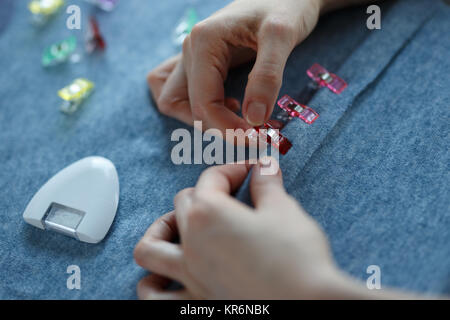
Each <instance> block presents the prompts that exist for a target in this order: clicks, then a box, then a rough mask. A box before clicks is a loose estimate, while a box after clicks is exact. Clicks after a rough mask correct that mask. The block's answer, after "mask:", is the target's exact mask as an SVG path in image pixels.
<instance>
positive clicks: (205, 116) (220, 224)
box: [134, 0, 417, 299]
mask: <svg viewBox="0 0 450 320" xmlns="http://www.w3.org/2000/svg"><path fill="white" fill-rule="evenodd" d="M361 2H364V1H361V0H277V1H274V0H258V1H254V0H238V1H235V2H232V3H231V4H229V5H228V6H227V7H225V8H223V9H221V10H219V11H218V12H216V13H214V14H213V15H212V16H211V17H209V18H207V19H206V20H204V21H202V22H200V23H199V24H197V25H196V26H195V27H194V29H193V30H192V32H191V34H190V36H188V37H187V38H186V40H185V41H184V44H183V52H182V54H180V55H178V56H175V57H172V58H170V59H168V60H167V61H165V62H163V63H162V64H161V65H160V66H158V67H157V68H156V69H155V70H153V71H152V72H151V73H150V74H149V76H148V79H147V80H148V83H149V86H150V89H151V92H152V94H153V96H154V98H155V100H156V102H157V105H158V109H159V110H160V111H161V112H162V113H163V114H165V115H168V116H170V117H173V118H176V119H178V120H180V121H183V122H185V123H187V124H191V125H192V124H193V121H194V120H202V121H203V129H204V130H206V129H208V128H217V129H219V130H221V131H222V132H223V133H224V132H225V129H226V128H243V129H248V128H249V127H251V126H256V125H259V124H262V123H263V122H265V121H266V120H267V119H268V118H269V117H270V114H271V113H272V109H273V105H274V104H275V99H276V98H277V96H278V93H279V89H280V87H281V81H282V76H283V70H284V67H285V63H286V60H287V58H288V56H289V54H290V53H291V51H292V49H293V48H294V47H295V46H296V45H297V44H299V43H300V42H301V41H302V40H303V39H305V38H306V37H307V36H308V35H309V34H310V32H311V31H312V30H313V28H314V27H315V25H316V23H317V20H318V17H319V15H320V14H321V13H324V12H327V11H331V10H334V9H337V8H339V7H343V6H346V5H352V4H358V3H361ZM251 59H256V60H255V64H254V67H253V69H252V71H251V72H250V74H249V76H248V83H247V87H246V90H245V98H244V101H243V104H242V114H243V116H244V118H240V117H239V116H237V115H236V113H235V112H236V111H238V110H239V109H240V108H241V104H240V102H239V101H237V100H236V99H233V98H229V97H225V96H224V88H223V83H224V81H225V79H226V77H227V73H228V70H229V69H230V68H232V67H234V66H236V65H239V64H241V63H244V62H247V61H250V60H251ZM267 162H271V163H276V161H275V160H274V159H271V158H265V159H262V160H260V163H259V164H258V165H256V166H255V167H254V168H253V170H252V177H251V184H250V189H251V196H252V200H253V204H254V208H251V207H248V206H246V205H245V204H243V203H241V202H239V201H237V200H236V199H234V198H233V197H232V196H231V194H232V193H233V191H235V190H236V189H237V188H238V187H239V186H240V185H241V184H242V183H243V181H244V179H245V177H246V176H247V175H248V173H249V170H250V166H249V165H247V164H242V163H241V164H228V165H224V166H216V167H211V168H209V169H207V170H206V171H204V172H203V173H202V175H201V176H200V178H199V180H198V182H197V184H196V186H195V187H193V188H188V189H185V190H182V191H180V192H179V193H178V194H177V196H176V197H175V199H174V207H175V208H174V210H173V211H171V212H169V213H167V214H165V215H163V216H162V217H160V218H159V219H158V220H156V221H155V222H154V223H153V224H152V225H151V226H150V228H149V229H148V230H147V232H146V233H145V235H144V237H143V238H142V239H141V241H139V243H138V244H137V246H136V248H135V251H134V256H135V260H136V262H137V263H138V264H139V265H140V266H142V267H143V268H145V269H147V270H149V271H151V274H150V275H148V276H147V277H145V278H144V279H142V280H141V281H140V282H139V284H138V296H139V297H140V298H141V299H315V298H319V299H374V298H375V299H376V298H383V299H391V298H392V299H408V298H417V296H414V295H411V294H406V293H402V292H397V291H391V290H386V289H383V290H368V289H367V288H366V286H365V285H364V284H361V283H359V282H357V281H356V280H354V279H352V278H350V277H349V276H348V275H346V274H344V273H343V272H341V271H340V270H339V269H338V268H337V267H336V264H335V262H334V260H333V257H332V254H331V252H330V248H329V244H328V240H327V238H326V236H325V234H324V233H323V231H322V230H321V229H320V227H319V226H318V225H317V223H316V222H315V221H314V220H313V219H312V218H311V217H310V216H309V215H308V214H307V213H306V212H305V210H304V209H303V208H302V207H301V205H300V204H299V203H298V202H297V201H296V200H295V199H293V198H292V197H291V196H289V195H288V194H287V193H286V191H285V189H284V187H283V183H282V174H281V171H280V170H278V173H277V174H276V175H262V174H261V172H262V171H261V167H262V165H264V164H267ZM178 240H179V241H178ZM172 280H176V281H178V282H180V283H181V284H182V285H183V289H181V290H176V291H174V290H168V289H167V286H168V284H169V283H170V282H171V281H172Z"/></svg>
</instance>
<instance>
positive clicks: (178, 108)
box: [148, 0, 322, 134]
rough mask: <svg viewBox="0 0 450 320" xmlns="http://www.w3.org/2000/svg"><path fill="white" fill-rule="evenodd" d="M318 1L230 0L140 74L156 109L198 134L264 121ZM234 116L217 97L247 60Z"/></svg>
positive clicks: (228, 101)
mask: <svg viewBox="0 0 450 320" xmlns="http://www.w3.org/2000/svg"><path fill="white" fill-rule="evenodd" d="M321 5H322V0H279V1H273V0H259V1H254V0H237V1H234V2H232V3H230V4H229V5H228V6H226V7H225V8H223V9H221V10H219V11H217V12H216V13H214V14H213V15H212V16H210V17H209V18H207V19H206V20H204V21H201V22H200V23H198V24H197V25H195V27H194V28H193V30H192V32H191V34H190V35H189V36H188V37H187V38H186V40H185V41H184V44H183V53H182V54H180V55H178V56H176V57H173V58H170V59H169V60H167V61H165V62H164V63H162V64H161V65H160V66H158V67H157V68H156V69H154V70H153V71H152V72H150V74H149V76H148V83H149V86H150V89H151V91H152V94H153V97H154V99H155V101H156V103H157V106H158V108H159V110H160V111H161V112H162V113H163V114H165V115H168V116H171V117H174V118H176V119H178V120H180V121H183V122H185V123H187V124H190V125H192V124H193V121H194V120H202V121H203V129H205V130H206V129H209V128H216V129H219V130H221V131H222V133H223V134H225V129H237V128H242V129H248V128H250V127H251V126H257V125H261V124H262V123H264V122H265V121H266V120H268V119H269V117H270V115H271V113H272V110H273V106H274V105H275V102H276V98H277V96H278V93H279V90H280V87H281V82H282V77H283V70H284V67H285V63H286V60H287V58H288V56H289V54H290V53H291V51H292V50H293V48H294V47H295V46H296V45H297V44H299V43H300V42H301V41H302V40H303V39H305V38H306V37H307V36H308V35H309V33H310V32H311V31H312V30H313V28H314V26H315V25H316V22H317V19H318V17H319V12H320V9H321ZM255 56H256V61H255V64H254V67H253V69H252V71H251V73H250V74H249V76H248V83H247V87H246V89H245V98H244V101H243V105H242V114H243V116H244V118H245V120H244V119H242V118H240V117H239V116H238V115H237V114H236V113H235V112H236V111H238V110H239V109H240V108H241V106H240V103H239V101H238V100H236V99H233V98H229V97H225V93H224V81H225V79H226V78H227V74H228V71H229V69H230V68H232V67H233V66H236V65H239V64H241V63H244V62H247V61H250V60H251V59H253V58H255Z"/></svg>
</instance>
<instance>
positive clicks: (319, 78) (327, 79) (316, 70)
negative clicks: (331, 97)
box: [306, 63, 347, 94]
mask: <svg viewBox="0 0 450 320" xmlns="http://www.w3.org/2000/svg"><path fill="white" fill-rule="evenodd" d="M306 73H307V74H308V76H309V77H310V78H311V79H313V80H314V81H315V82H316V83H317V84H318V85H319V86H321V87H328V89H330V90H331V91H333V92H334V93H336V94H339V93H341V92H342V91H343V90H344V89H345V88H346V87H347V83H346V82H345V81H344V80H343V79H341V78H339V77H338V76H337V75H335V74H334V73H331V72H328V70H327V69H325V68H324V67H322V66H321V65H320V64H318V63H315V64H313V65H312V66H311V68H309V69H308V70H307V71H306Z"/></svg>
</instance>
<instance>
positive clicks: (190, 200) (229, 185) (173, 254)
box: [134, 158, 415, 299]
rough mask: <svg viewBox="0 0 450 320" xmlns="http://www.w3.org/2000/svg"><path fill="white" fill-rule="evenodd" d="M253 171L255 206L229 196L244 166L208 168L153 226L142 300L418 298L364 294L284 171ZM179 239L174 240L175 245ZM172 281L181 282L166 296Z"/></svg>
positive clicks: (144, 256)
mask: <svg viewBox="0 0 450 320" xmlns="http://www.w3.org/2000/svg"><path fill="white" fill-rule="evenodd" d="M267 162H272V163H276V160H275V159H273V158H264V159H262V160H260V162H259V163H258V164H257V165H256V166H255V167H254V168H253V170H252V176H251V181H250V192H251V197H252V201H253V204H254V208H251V207H249V206H247V205H245V204H243V203H241V202H239V201H238V200H236V199H235V198H233V197H232V196H231V193H233V192H234V191H236V189H237V188H238V187H239V186H240V185H241V184H242V183H243V181H244V179H245V178H246V176H247V175H248V174H249V170H250V166H249V165H247V164H244V163H240V164H227V165H223V166H215V167H210V168H208V169H207V170H205V171H204V172H203V173H202V174H201V176H200V178H199V179H198V182H197V184H196V185H195V187H193V188H188V189H184V190H182V191H180V192H179V193H178V194H177V195H176V197H175V199H174V206H175V209H174V210H173V211H171V212H169V213H166V214H165V215H163V216H162V217H160V218H159V219H158V220H156V221H155V222H154V223H153V224H152V225H151V226H150V228H149V229H148V230H147V232H146V233H145V235H144V237H143V238H142V239H141V241H139V243H138V244H137V246H136V248H135V251H134V257H135V260H136V262H137V263H138V264H139V265H140V266H142V267H143V268H145V269H147V270H150V271H151V272H152V273H151V274H150V275H148V276H147V277H145V278H144V279H142V280H141V281H140V282H139V284H138V288H137V291H138V296H139V298H141V299H372V298H375V299H376V298H383V299H384V298H388V299H390V298H398V299H403V298H415V296H412V295H408V294H404V293H400V292H394V291H390V290H385V289H383V290H368V289H367V288H366V287H365V286H364V285H363V284H361V283H359V282H357V281H355V280H353V279H351V278H350V277H349V276H347V275H345V274H344V273H342V272H341V271H339V269H338V268H337V267H336V264H335V263H334V260H333V257H332V254H331V252H330V247H329V244H328V240H327V238H326V236H325V234H324V233H323V231H322V230H321V228H320V227H319V225H318V224H317V223H316V222H315V221H314V220H313V219H312V218H311V217H310V216H309V215H308V214H307V213H306V212H305V210H304V209H303V208H302V207H301V205H300V204H299V203H298V202H297V201H296V200H295V199H294V198H292V197H291V196H289V195H288V194H287V193H286V191H285V189H284V187H283V181H282V174H281V170H280V169H279V170H278V171H277V174H275V175H263V174H261V172H262V171H261V166H262V165H263V164H267ZM176 239H179V242H178V243H177V242H175V241H174V240H176ZM171 280H176V281H178V282H179V283H181V284H183V286H184V288H183V289H180V290H175V291H174V290H167V285H168V284H169V283H170V281H171Z"/></svg>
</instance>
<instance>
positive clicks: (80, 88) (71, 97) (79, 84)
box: [58, 78, 94, 114]
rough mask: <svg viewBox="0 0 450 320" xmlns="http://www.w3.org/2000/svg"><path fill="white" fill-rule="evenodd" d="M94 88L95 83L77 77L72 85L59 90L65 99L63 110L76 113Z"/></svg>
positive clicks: (59, 93)
mask: <svg viewBox="0 0 450 320" xmlns="http://www.w3.org/2000/svg"><path fill="white" fill-rule="evenodd" d="M93 89H94V83H93V82H91V81H89V80H87V79H84V78H78V79H75V80H74V81H73V82H72V83H71V84H70V85H68V86H67V87H64V88H62V89H61V90H59V91H58V95H59V96H60V97H61V99H63V100H64V103H63V104H62V105H61V111H62V112H64V113H67V114H71V113H74V112H75V111H77V110H78V107H79V106H80V105H81V103H82V102H83V101H84V99H86V98H87V97H88V96H89V95H90V94H91V92H92V90H93Z"/></svg>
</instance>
